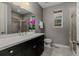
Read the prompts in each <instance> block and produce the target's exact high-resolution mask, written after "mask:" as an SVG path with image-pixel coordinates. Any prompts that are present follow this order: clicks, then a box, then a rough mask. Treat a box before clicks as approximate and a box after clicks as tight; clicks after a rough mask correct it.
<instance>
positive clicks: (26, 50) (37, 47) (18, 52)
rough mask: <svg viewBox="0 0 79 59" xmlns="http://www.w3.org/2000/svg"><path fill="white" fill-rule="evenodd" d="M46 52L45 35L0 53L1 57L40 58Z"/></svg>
mask: <svg viewBox="0 0 79 59" xmlns="http://www.w3.org/2000/svg"><path fill="white" fill-rule="evenodd" d="M43 50H44V35H41V36H39V37H36V38H33V39H31V40H29V41H26V42H23V43H20V44H18V45H15V46H12V47H9V48H7V49H4V50H1V51H0V56H40V55H41V54H42V52H43Z"/></svg>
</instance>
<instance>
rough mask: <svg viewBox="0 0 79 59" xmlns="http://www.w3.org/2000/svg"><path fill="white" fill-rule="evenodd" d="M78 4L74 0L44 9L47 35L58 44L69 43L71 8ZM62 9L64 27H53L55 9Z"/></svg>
mask: <svg viewBox="0 0 79 59" xmlns="http://www.w3.org/2000/svg"><path fill="white" fill-rule="evenodd" d="M73 5H76V3H75V2H74V3H73V2H70V3H69V2H65V3H62V4H59V5H55V6H51V7H47V8H44V9H43V20H44V24H45V35H46V37H47V38H50V39H52V40H53V41H54V43H57V44H64V45H68V44H69V20H70V18H69V8H70V7H71V6H73ZM58 9H62V11H63V28H54V27H53V20H54V18H53V11H55V10H58Z"/></svg>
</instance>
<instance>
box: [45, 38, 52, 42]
mask: <svg viewBox="0 0 79 59" xmlns="http://www.w3.org/2000/svg"><path fill="white" fill-rule="evenodd" d="M44 41H45V42H49V43H50V42H52V40H51V39H45V40H44Z"/></svg>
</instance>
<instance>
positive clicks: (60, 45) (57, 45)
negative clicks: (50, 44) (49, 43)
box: [54, 43, 69, 48]
mask: <svg viewBox="0 0 79 59" xmlns="http://www.w3.org/2000/svg"><path fill="white" fill-rule="evenodd" d="M54 46H56V47H65V48H69V46H67V45H62V44H55V43H54Z"/></svg>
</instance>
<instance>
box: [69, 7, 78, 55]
mask: <svg viewBox="0 0 79 59" xmlns="http://www.w3.org/2000/svg"><path fill="white" fill-rule="evenodd" d="M69 16H70V31H69V35H70V37H69V42H70V48H71V50H72V52H73V53H74V54H77V37H76V36H77V35H76V34H77V33H76V7H75V6H72V7H71V8H70V9H69Z"/></svg>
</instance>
